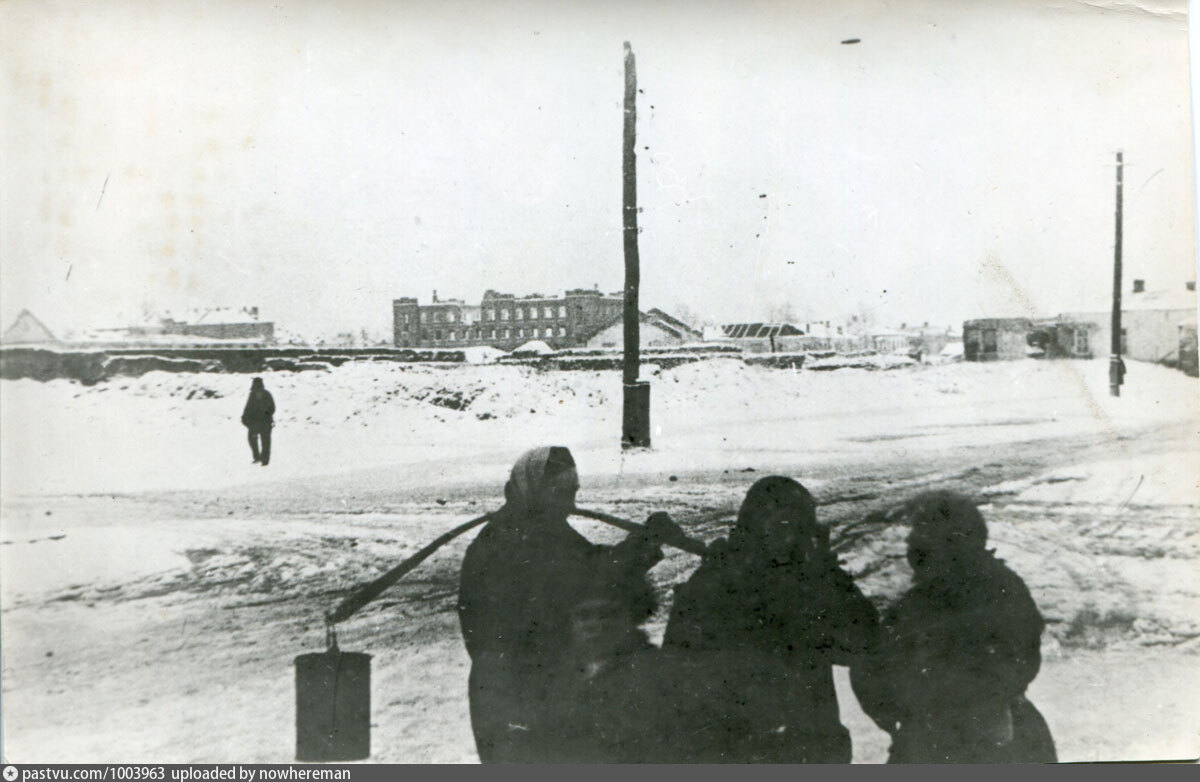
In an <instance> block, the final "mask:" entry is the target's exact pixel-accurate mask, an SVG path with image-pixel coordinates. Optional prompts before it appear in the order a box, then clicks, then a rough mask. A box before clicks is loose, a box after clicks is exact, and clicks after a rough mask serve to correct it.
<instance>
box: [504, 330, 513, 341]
mask: <svg viewBox="0 0 1200 782" xmlns="http://www.w3.org/2000/svg"><path fill="white" fill-rule="evenodd" d="M511 335H512V329H505V330H504V338H505V339H508V338H509V337H510V336H511Z"/></svg>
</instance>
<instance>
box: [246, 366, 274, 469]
mask: <svg viewBox="0 0 1200 782" xmlns="http://www.w3.org/2000/svg"><path fill="white" fill-rule="evenodd" d="M242 426H244V427H246V433H247V437H248V439H249V440H250V453H251V454H252V455H253V456H254V461H255V463H257V464H261V465H262V466H263V467H266V466H267V465H268V464H270V463H271V427H273V426H275V398H274V397H272V396H271V392H270V391H268V390H267V389H266V387H265V386H263V381H262V378H261V377H256V378H254V380H253V382H251V383H250V396H249V397H248V398H247V399H246V407H245V409H243V410H242ZM260 443H261V447H260Z"/></svg>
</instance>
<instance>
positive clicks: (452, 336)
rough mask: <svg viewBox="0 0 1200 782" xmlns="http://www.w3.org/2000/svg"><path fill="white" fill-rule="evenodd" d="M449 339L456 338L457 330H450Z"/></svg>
mask: <svg viewBox="0 0 1200 782" xmlns="http://www.w3.org/2000/svg"><path fill="white" fill-rule="evenodd" d="M450 339H458V332H457V331H453V330H452V331H451V332H450Z"/></svg>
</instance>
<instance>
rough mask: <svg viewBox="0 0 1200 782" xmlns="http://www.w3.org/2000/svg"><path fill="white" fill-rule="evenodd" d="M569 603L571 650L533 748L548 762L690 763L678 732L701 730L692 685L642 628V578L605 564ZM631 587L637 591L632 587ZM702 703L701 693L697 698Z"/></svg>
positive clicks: (551, 687) (552, 681) (551, 685)
mask: <svg viewBox="0 0 1200 782" xmlns="http://www.w3.org/2000/svg"><path fill="white" fill-rule="evenodd" d="M592 576H593V577H592V578H591V579H583V580H581V582H580V584H579V587H580V588H579V590H578V591H576V592H575V593H574V595H573V600H572V604H571V605H570V606H569V608H568V624H567V637H566V642H567V645H566V648H565V654H564V655H563V656H562V657H561V658H560V660H559V663H558V665H557V667H556V668H555V669H554V670H553V671H552V672H551V675H550V677H549V679H548V686H547V692H546V703H545V711H544V715H543V722H542V724H540V725H538V726H536V727H535V730H533V731H531V732H530V734H529V738H530V740H531V743H532V744H534V745H535V746H533V747H532V752H533V754H534V756H535V757H536V759H537V760H538V761H539V762H550V763H667V762H686V761H687V760H688V758H687V757H686V755H684V754H682V753H681V751H680V749H679V747H680V746H681V744H682V742H681V741H680V740H679V737H681V736H684V735H686V734H687V733H688V732H689V731H691V730H697V729H698V730H703V729H704V727H705V724H704V715H703V714H702V713H700V712H698V711H697V710H696V709H688V708H687V705H688V700H689V696H688V692H689V690H688V688H687V687H686V686H685V683H684V682H682V681H681V680H680V678H679V676H678V675H677V671H676V670H675V669H674V668H673V666H672V665H671V663H670V661H669V660H668V659H667V658H666V657H665V656H664V655H663V654H662V652H661V651H660V650H659V649H658V648H657V647H655V646H653V645H652V644H650V642H649V641H648V640H647V639H646V635H645V633H644V632H642V630H641V629H640V628H639V626H638V625H639V623H640V622H642V621H644V619H645V617H644V616H643V615H642V614H641V610H640V608H636V609H635V610H631V608H634V607H637V606H639V604H640V602H641V600H642V594H641V593H642V592H643V590H644V583H643V584H638V583H636V582H634V581H631V580H630V579H628V578H627V577H626V576H625V574H624V573H622V572H621V571H620V569H619V568H617V569H614V568H609V567H605V566H601V567H599V568H597V569H595V570H594V571H593V572H592ZM631 590H634V591H632V592H631ZM693 700H695V701H697V702H698V701H699V699H693Z"/></svg>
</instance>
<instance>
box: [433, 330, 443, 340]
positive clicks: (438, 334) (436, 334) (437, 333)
mask: <svg viewBox="0 0 1200 782" xmlns="http://www.w3.org/2000/svg"><path fill="white" fill-rule="evenodd" d="M433 338H434V339H436V340H440V339H441V338H442V330H441V329H438V330H437V331H435V332H433Z"/></svg>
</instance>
